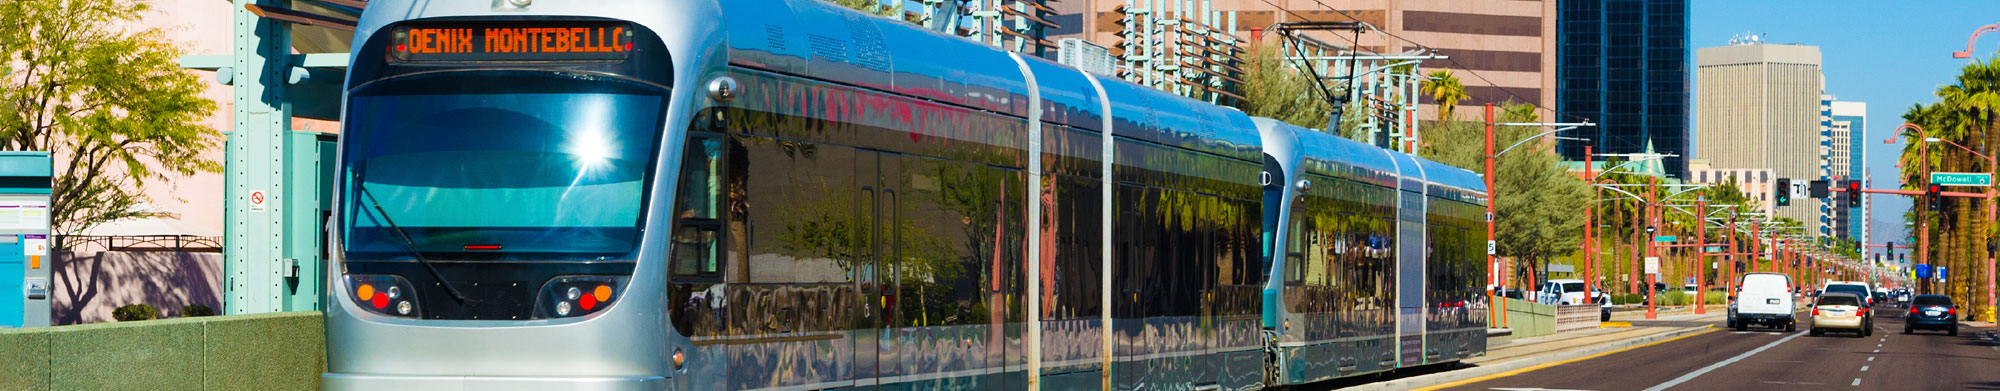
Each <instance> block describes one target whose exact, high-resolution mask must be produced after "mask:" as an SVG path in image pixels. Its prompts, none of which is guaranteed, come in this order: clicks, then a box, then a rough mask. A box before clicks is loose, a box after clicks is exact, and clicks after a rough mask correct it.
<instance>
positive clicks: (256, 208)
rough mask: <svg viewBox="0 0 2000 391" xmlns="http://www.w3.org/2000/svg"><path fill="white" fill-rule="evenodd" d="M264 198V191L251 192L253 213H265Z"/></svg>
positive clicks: (251, 209)
mask: <svg viewBox="0 0 2000 391" xmlns="http://www.w3.org/2000/svg"><path fill="white" fill-rule="evenodd" d="M264 198H265V197H264V191H263V190H251V191H250V211H251V212H263V211H264Z"/></svg>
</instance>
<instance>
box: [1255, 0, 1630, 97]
mask: <svg viewBox="0 0 2000 391" xmlns="http://www.w3.org/2000/svg"><path fill="white" fill-rule="evenodd" d="M1259 1H1262V2H1263V3H1264V4H1268V5H1270V6H1271V7H1272V8H1276V9H1278V10H1281V11H1284V12H1285V13H1287V14H1291V15H1292V16H1296V17H1299V18H1301V19H1306V17H1305V15H1300V14H1299V13H1298V12H1293V11H1292V10H1290V9H1286V8H1285V7H1282V6H1279V5H1278V4H1277V3H1272V2H1271V1H1270V0H1259ZM1311 1H1312V2H1313V4H1318V5H1319V6H1320V8H1325V9H1326V10H1328V11H1333V12H1334V13H1338V14H1340V15H1341V16H1344V17H1347V19H1348V20H1353V21H1356V22H1360V21H1361V17H1360V16H1356V15H1354V14H1352V13H1349V12H1347V11H1344V10H1341V9H1339V8H1334V7H1333V6H1331V5H1327V4H1326V3H1324V2H1321V1H1320V0H1311ZM1362 25H1364V26H1369V27H1370V29H1372V30H1374V31H1375V32H1378V33H1382V35H1385V36H1388V37H1390V38H1395V39H1396V40H1398V41H1403V42H1404V43H1408V44H1410V45H1412V46H1416V47H1417V48H1419V49H1423V50H1427V51H1430V52H1433V53H1441V51H1439V50H1438V49H1437V48H1435V47H1432V46H1430V45H1425V44H1423V43H1421V42H1417V41H1415V40H1411V39H1409V38H1404V37H1403V36H1400V35H1396V33H1392V32H1389V31H1388V30H1385V29H1382V28H1381V27H1377V26H1374V25H1370V24H1367V23H1362ZM1336 36H1337V34H1336ZM1354 46H1355V47H1356V48H1359V47H1360V46H1361V42H1360V41H1359V40H1358V39H1357V40H1355V42H1354ZM1444 60H1445V61H1446V62H1450V63H1451V65H1452V66H1453V67H1455V68H1458V69H1459V70H1460V71H1462V72H1464V73H1466V74H1470V75H1472V77H1473V78H1475V79H1478V80H1479V81H1480V82H1481V83H1485V84H1486V86H1488V87H1493V88H1494V89H1498V90H1500V92H1503V93H1506V94H1507V96H1508V97H1512V98H1514V99H1516V100H1519V101H1520V102H1521V103H1525V104H1527V105H1529V106H1533V107H1535V108H1536V109H1540V110H1547V111H1548V112H1549V113H1551V114H1553V116H1555V117H1567V118H1570V119H1573V120H1576V121H1577V122H1589V121H1590V119H1589V118H1584V117H1582V116H1578V115H1573V114H1564V113H1562V112H1560V111H1556V109H1554V108H1550V107H1547V106H1542V105H1541V104H1540V103H1538V102H1536V101H1535V100H1531V99H1528V98H1527V97H1523V96H1521V94H1518V93H1515V92H1514V90H1513V89H1510V88H1507V87H1503V86H1500V84H1499V83H1494V82H1493V80H1492V79H1487V78H1486V75H1482V74H1479V72H1477V71H1473V70H1472V68H1471V67H1467V66H1465V64H1464V63H1460V62H1458V59H1456V58H1452V57H1450V56H1446V57H1445V58H1444ZM1467 97H1468V98H1472V97H1471V96H1467ZM1475 99H1476V98H1475ZM1478 103H1493V104H1503V103H1506V102H1491V101H1481V102H1478Z"/></svg>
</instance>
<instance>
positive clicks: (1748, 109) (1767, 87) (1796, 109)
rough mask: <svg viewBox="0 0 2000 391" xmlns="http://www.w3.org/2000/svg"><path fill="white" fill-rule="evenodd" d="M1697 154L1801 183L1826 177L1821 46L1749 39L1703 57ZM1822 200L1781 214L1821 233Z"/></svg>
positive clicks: (1699, 61)
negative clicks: (1823, 168)
mask: <svg viewBox="0 0 2000 391" xmlns="http://www.w3.org/2000/svg"><path fill="white" fill-rule="evenodd" d="M1695 63H1696V68H1695V73H1696V78H1695V80H1696V83H1697V86H1696V88H1695V91H1696V93H1697V94H1698V95H1697V97H1696V99H1695V115H1696V117H1697V118H1698V120H1697V121H1698V123H1697V124H1696V126H1695V129H1696V137H1695V140H1696V149H1695V153H1697V154H1699V156H1700V157H1701V158H1703V159H1708V160H1709V161H1710V163H1711V164H1713V165H1714V166H1715V167H1717V168H1739V169H1755V168H1768V169H1771V171H1772V173H1773V174H1774V175H1777V176H1778V177H1781V178H1788V179H1791V180H1793V182H1794V183H1805V182H1809V181H1811V180H1814V179H1819V178H1820V165H1821V164H1822V163H1821V161H1822V159H1821V156H1820V139H1821V135H1820V93H1821V92H1822V91H1824V90H1825V89H1824V88H1822V84H1821V81H1822V78H1821V76H1820V53H1819V48H1818V47H1813V46H1803V45H1777V44H1766V43H1761V42H1756V41H1755V40H1746V41H1739V42H1734V43H1732V44H1731V45H1728V46H1720V47H1711V48H1702V49H1700V50H1698V51H1696V53H1695ZM1819 211H1820V205H1819V203H1817V202H1812V201H1808V200H1807V199H1803V198H1799V197H1794V199H1793V202H1792V204H1791V205H1790V206H1785V207H1779V208H1777V212H1776V215H1777V216H1779V217H1788V218H1791V219H1793V220H1797V221H1799V222H1801V223H1805V224H1807V225H1808V226H1807V227H1805V228H1806V229H1807V230H1808V232H1812V233H1815V234H1817V233H1818V230H1816V229H1814V228H1816V227H1814V225H1816V224H1814V222H1816V221H1819Z"/></svg>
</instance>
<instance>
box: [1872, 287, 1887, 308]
mask: <svg viewBox="0 0 2000 391" xmlns="http://www.w3.org/2000/svg"><path fill="white" fill-rule="evenodd" d="M1870 303H1875V304H1876V305H1886V304H1888V303H1889V292H1886V291H1879V290H1878V291H1875V292H1874V301H1870Z"/></svg>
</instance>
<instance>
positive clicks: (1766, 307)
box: [1729, 273, 1798, 331]
mask: <svg viewBox="0 0 2000 391" xmlns="http://www.w3.org/2000/svg"><path fill="white" fill-rule="evenodd" d="M1733 304H1735V305H1733V306H1731V310H1730V312H1729V326H1730V327H1731V328H1734V329H1736V330H1738V331H1742V330H1743V329H1745V328H1749V327H1750V325H1751V324H1757V325H1761V326H1766V327H1779V326H1784V328H1785V331H1794V330H1797V329H1798V319H1796V318H1794V316H1793V314H1794V312H1793V308H1794V307H1793V306H1792V278H1791V277H1789V276H1786V275H1784V274H1779V273H1748V274H1744V275H1743V278H1742V279H1739V280H1737V283H1736V300H1735V301H1734V302H1733Z"/></svg>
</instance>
